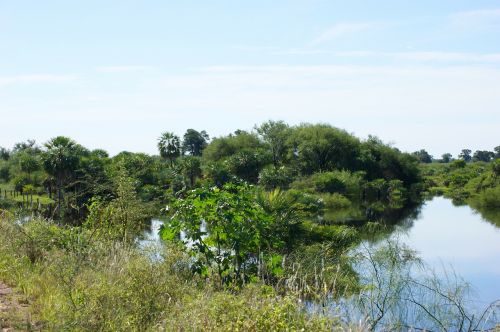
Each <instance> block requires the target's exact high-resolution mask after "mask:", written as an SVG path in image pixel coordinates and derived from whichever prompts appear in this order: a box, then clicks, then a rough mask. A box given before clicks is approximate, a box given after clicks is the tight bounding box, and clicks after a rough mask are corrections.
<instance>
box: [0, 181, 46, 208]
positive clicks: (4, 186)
mask: <svg viewBox="0 0 500 332" xmlns="http://www.w3.org/2000/svg"><path fill="white" fill-rule="evenodd" d="M6 191H7V197H5V192H6ZM11 191H14V186H13V185H11V184H9V183H0V198H2V199H5V198H6V199H7V200H8V201H11V202H15V203H22V202H23V196H20V195H18V196H15V197H14V196H13V195H11ZM31 196H33V204H35V203H36V202H37V200H38V201H39V202H40V204H42V205H49V204H54V202H55V201H54V200H53V199H51V198H49V197H48V196H47V195H38V194H33V195H29V196H28V197H29V200H30V201H31ZM24 199H26V196H24Z"/></svg>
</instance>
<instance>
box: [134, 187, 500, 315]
mask: <svg viewBox="0 0 500 332" xmlns="http://www.w3.org/2000/svg"><path fill="white" fill-rule="evenodd" d="M337 213H338V214H337V215H335V212H330V214H329V213H326V214H325V215H324V221H325V222H332V221H334V222H336V223H338V222H339V221H338V220H342V221H343V222H344V223H346V224H351V225H356V224H357V223H360V221H361V220H362V219H363V215H364V213H363V212H360V210H359V209H358V210H357V211H347V212H346V211H340V212H337ZM498 216H499V213H498V212H485V211H482V212H481V214H479V213H478V212H476V211H475V210H473V209H472V208H470V207H469V206H466V205H463V206H455V205H454V204H453V203H452V201H451V200H449V199H445V198H441V197H436V198H434V199H432V200H430V201H427V202H426V203H425V204H423V205H416V206H413V207H409V208H404V209H385V210H383V211H381V212H380V214H379V215H378V216H377V221H378V224H382V227H379V228H377V229H376V230H374V231H366V230H369V228H366V227H365V233H363V234H362V236H363V239H364V241H363V245H366V246H377V245H379V244H382V243H384V242H385V240H386V239H398V241H399V242H402V243H404V244H406V245H407V246H408V247H409V248H411V249H413V250H416V251H417V253H418V255H419V257H420V258H421V259H422V260H423V261H424V263H425V264H426V265H427V266H430V267H431V268H432V269H434V270H435V271H436V273H437V274H438V275H439V274H440V273H441V276H443V277H445V276H444V275H443V271H445V270H446V271H448V272H450V271H453V273H455V274H456V275H457V276H459V277H461V278H463V279H464V280H465V281H467V282H468V283H470V285H471V288H472V290H473V292H472V295H473V296H472V298H473V299H474V303H473V304H472V307H475V308H478V309H482V308H484V306H486V305H487V304H489V303H491V302H493V301H495V300H497V299H500V228H499V227H498V225H499V222H498V221H499V220H498ZM483 218H491V219H489V221H485V219H483ZM495 218H497V219H495ZM364 222H366V220H365V221H364ZM161 224H162V221H161V220H159V219H153V220H152V222H151V228H150V229H149V230H148V231H147V232H145V233H144V237H143V239H142V240H141V241H139V243H140V245H141V246H143V247H145V246H147V245H148V244H158V243H160V240H159V236H158V231H159V229H160V226H161Z"/></svg>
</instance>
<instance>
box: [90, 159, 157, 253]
mask: <svg viewBox="0 0 500 332" xmlns="http://www.w3.org/2000/svg"><path fill="white" fill-rule="evenodd" d="M113 180H114V181H113V182H114V185H115V188H114V192H113V195H114V198H113V199H112V200H111V201H110V202H109V203H107V202H105V201H104V200H102V199H100V198H99V197H95V198H93V199H92V200H91V203H90V204H89V214H88V216H87V220H86V221H85V226H86V227H88V228H91V229H93V231H94V232H95V233H97V235H100V236H102V237H103V238H105V239H107V240H113V239H114V240H119V241H121V242H124V243H131V242H132V241H134V239H135V238H136V237H137V235H138V234H139V233H140V231H141V230H142V229H143V228H144V225H145V221H146V220H147V219H148V218H149V217H150V216H149V215H148V213H147V212H146V209H145V207H144V204H143V203H142V202H141V201H140V200H139V199H138V198H137V192H136V189H135V181H134V179H133V178H131V177H130V176H128V174H127V170H126V169H125V167H119V170H118V174H117V176H116V177H115V178H114V179H113Z"/></svg>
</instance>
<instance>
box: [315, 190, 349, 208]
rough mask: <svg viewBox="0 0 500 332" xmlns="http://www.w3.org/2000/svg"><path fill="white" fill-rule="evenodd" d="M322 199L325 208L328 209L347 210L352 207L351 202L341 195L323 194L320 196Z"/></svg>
mask: <svg viewBox="0 0 500 332" xmlns="http://www.w3.org/2000/svg"><path fill="white" fill-rule="evenodd" d="M320 198H321V199H322V200H323V202H324V204H325V207H326V208H328V209H345V208H348V207H350V206H351V205H352V203H351V201H350V200H349V199H348V198H347V197H345V196H343V195H341V194H339V193H333V194H322V195H320Z"/></svg>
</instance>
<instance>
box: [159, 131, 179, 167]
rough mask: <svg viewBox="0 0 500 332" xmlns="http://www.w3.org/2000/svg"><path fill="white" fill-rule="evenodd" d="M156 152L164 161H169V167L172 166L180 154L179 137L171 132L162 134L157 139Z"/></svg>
mask: <svg viewBox="0 0 500 332" xmlns="http://www.w3.org/2000/svg"><path fill="white" fill-rule="evenodd" d="M158 150H159V151H160V156H161V157H162V158H164V159H167V160H169V161H170V165H173V164H174V161H175V159H176V158H177V157H179V156H180V154H181V142H180V139H179V136H177V135H175V134H174V133H171V132H164V133H163V134H161V136H160V138H158Z"/></svg>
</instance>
